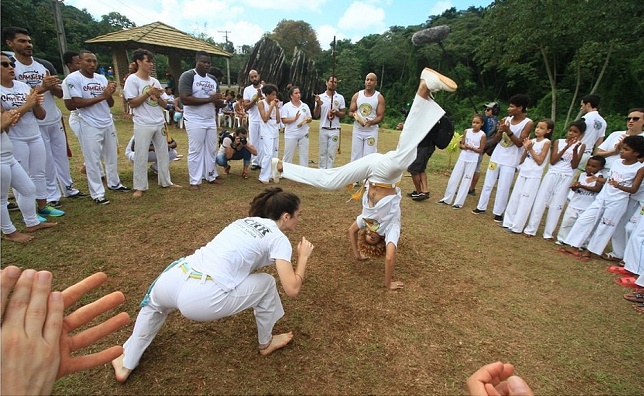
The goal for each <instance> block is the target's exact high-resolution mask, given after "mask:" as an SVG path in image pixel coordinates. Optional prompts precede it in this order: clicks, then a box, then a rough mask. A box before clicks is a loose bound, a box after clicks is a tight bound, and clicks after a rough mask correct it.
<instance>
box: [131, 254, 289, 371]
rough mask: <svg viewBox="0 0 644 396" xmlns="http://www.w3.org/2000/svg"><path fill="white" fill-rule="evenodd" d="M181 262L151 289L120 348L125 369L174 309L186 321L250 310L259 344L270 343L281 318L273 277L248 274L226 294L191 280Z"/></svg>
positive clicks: (211, 284)
mask: <svg viewBox="0 0 644 396" xmlns="http://www.w3.org/2000/svg"><path fill="white" fill-rule="evenodd" d="M182 263H183V260H177V261H175V262H174V263H172V264H170V267H168V268H167V269H166V270H165V271H164V272H163V273H162V274H161V275H159V277H158V278H157V280H156V281H155V283H154V284H153V285H152V286H151V287H150V289H151V290H150V291H149V293H150V295H149V301H148V304H147V305H145V306H143V307H142V308H141V311H140V312H139V315H138V316H137V318H136V323H135V324H134V330H133V331H132V335H131V336H130V338H129V339H128V340H127V341H126V342H125V344H124V345H123V348H124V352H125V359H124V360H123V366H124V367H125V368H127V369H130V370H133V369H134V368H135V367H136V366H138V364H139V360H140V359H141V356H142V355H143V352H145V350H146V349H147V347H148V346H150V343H151V342H152V340H153V339H154V337H155V336H156V335H157V333H158V332H159V330H160V329H161V326H162V325H163V323H164V322H165V320H166V318H167V317H168V314H170V313H171V312H172V311H174V310H175V309H178V310H179V311H180V312H181V315H183V316H184V317H185V318H187V319H190V320H195V321H198V322H209V321H213V320H217V319H221V318H225V317H227V316H232V315H235V314H236V313H238V312H241V311H243V310H245V309H248V308H253V310H254V314H255V322H256V324H257V338H258V341H259V343H260V344H267V343H268V342H270V340H271V336H272V332H273V326H274V325H275V323H277V321H278V320H279V319H280V318H281V317H282V316H284V308H283V307H282V301H281V300H280V297H279V293H278V292H277V287H276V286H275V278H273V277H272V276H271V275H269V274H266V273H257V274H250V275H249V276H248V277H247V278H246V279H245V280H244V281H243V282H242V283H241V284H239V285H238V286H237V287H236V288H235V289H234V290H231V291H229V292H226V291H224V290H223V289H222V288H221V287H220V286H219V285H218V284H217V283H216V282H215V281H213V280H205V279H193V278H190V277H189V276H188V274H186V273H185V272H184V270H183V269H182V268H181V264H182Z"/></svg>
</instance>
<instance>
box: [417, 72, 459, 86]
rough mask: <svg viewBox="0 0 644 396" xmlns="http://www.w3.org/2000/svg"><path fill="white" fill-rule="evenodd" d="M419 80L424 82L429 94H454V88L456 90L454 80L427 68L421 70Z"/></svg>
mask: <svg viewBox="0 0 644 396" xmlns="http://www.w3.org/2000/svg"><path fill="white" fill-rule="evenodd" d="M420 79H421V80H424V81H425V85H427V89H429V90H430V91H431V92H437V91H447V92H454V91H456V88H458V85H456V83H455V82H454V80H452V79H451V78H449V77H446V76H444V75H442V74H440V73H439V72H437V71H435V70H432V69H430V68H428V67H426V68H425V69H423V72H422V73H420Z"/></svg>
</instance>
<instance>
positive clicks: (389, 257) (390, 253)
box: [385, 242, 404, 290]
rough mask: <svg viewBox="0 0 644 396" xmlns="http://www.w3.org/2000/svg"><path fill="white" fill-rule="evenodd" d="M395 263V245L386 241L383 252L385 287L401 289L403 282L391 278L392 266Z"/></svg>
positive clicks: (392, 274)
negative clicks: (384, 251)
mask: <svg viewBox="0 0 644 396" xmlns="http://www.w3.org/2000/svg"><path fill="white" fill-rule="evenodd" d="M395 265H396V245H395V244H393V243H392V242H389V243H387V247H386V253H385V287H386V288H387V289H389V290H396V289H402V288H403V286H404V284H403V283H402V282H399V281H395V280H393V277H394V266H395Z"/></svg>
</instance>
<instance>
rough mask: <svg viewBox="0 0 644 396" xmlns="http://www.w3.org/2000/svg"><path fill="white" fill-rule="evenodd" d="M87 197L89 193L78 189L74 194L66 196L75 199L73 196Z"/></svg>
mask: <svg viewBox="0 0 644 396" xmlns="http://www.w3.org/2000/svg"><path fill="white" fill-rule="evenodd" d="M87 197H89V195H87V194H85V193H84V192H80V191H79V192H77V193H76V194H73V195H68V196H67V198H72V199H75V198H87Z"/></svg>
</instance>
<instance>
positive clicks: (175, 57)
mask: <svg viewBox="0 0 644 396" xmlns="http://www.w3.org/2000/svg"><path fill="white" fill-rule="evenodd" d="M86 43H91V44H101V45H106V46H109V47H110V48H111V49H112V63H113V64H114V73H115V77H116V81H119V82H120V81H121V79H122V78H123V77H125V76H126V75H127V73H128V59H127V50H133V49H137V48H145V49H148V50H150V51H152V52H154V53H155V54H164V55H167V56H168V65H169V67H170V73H172V76H173V77H174V78H175V80H177V81H178V79H179V76H180V75H181V73H182V72H183V70H181V59H182V58H183V57H188V56H194V55H195V53H196V52H197V51H204V52H207V53H209V54H211V55H214V56H223V57H226V69H227V70H226V71H227V75H228V81H230V65H229V63H228V60H229V59H230V58H231V57H232V56H233V55H232V54H230V53H228V52H226V51H224V50H222V49H221V48H219V47H217V46H214V45H211V44H208V43H207V42H205V41H202V40H198V39H196V38H194V37H192V36H191V35H189V34H187V33H184V32H182V31H181V30H179V29H176V28H173V27H172V26H169V25H166V24H165V23H162V22H154V23H150V24H148V25H143V26H138V27H135V28H132V29H127V30H121V31H118V32H112V33H108V34H104V35H102V36H98V37H94V38H93V39H90V40H87V41H86Z"/></svg>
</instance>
